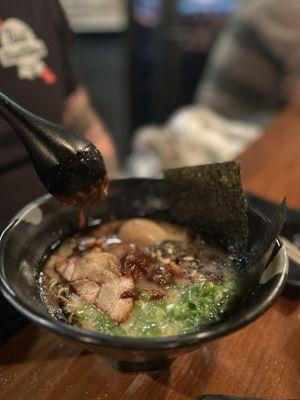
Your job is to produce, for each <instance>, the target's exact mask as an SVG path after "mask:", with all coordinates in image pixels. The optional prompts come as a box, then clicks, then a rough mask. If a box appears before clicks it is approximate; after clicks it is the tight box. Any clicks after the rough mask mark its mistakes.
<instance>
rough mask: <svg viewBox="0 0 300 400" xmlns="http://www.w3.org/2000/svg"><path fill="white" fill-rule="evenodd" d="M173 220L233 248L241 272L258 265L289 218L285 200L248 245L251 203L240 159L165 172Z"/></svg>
mask: <svg viewBox="0 0 300 400" xmlns="http://www.w3.org/2000/svg"><path fill="white" fill-rule="evenodd" d="M165 180H166V184H167V196H168V202H169V205H170V210H171V211H170V212H171V216H172V217H173V218H174V220H176V221H178V222H180V223H183V224H185V225H188V226H190V227H191V228H193V229H195V230H197V231H199V232H202V233H204V234H205V235H206V236H207V235H208V236H209V237H211V238H213V239H214V240H217V241H219V242H220V243H221V244H222V245H224V246H226V247H230V248H231V249H232V250H233V252H234V253H235V254H236V261H237V264H238V269H239V270H240V271H243V270H244V271H245V270H247V269H248V268H249V267H250V266H251V265H254V264H256V263H257V262H258V261H259V260H260V259H261V258H262V257H263V256H264V254H266V253H267V251H268V250H269V249H270V248H271V246H272V244H274V242H275V240H276V238H277V237H278V236H279V234H280V231H281V229H282V226H283V223H284V221H285V218H286V203H285V199H284V200H283V202H282V203H281V204H280V205H279V207H278V210H277V212H276V213H275V215H274V217H273V219H272V220H271V221H270V224H269V225H268V227H267V228H266V229H264V230H260V231H259V232H258V233H257V235H256V237H255V240H254V241H252V243H251V244H248V236H249V223H248V216H247V209H248V204H247V201H246V198H245V194H244V190H243V188H242V184H241V174H240V162H238V161H231V162H226V163H219V164H209V165H201V166H195V167H184V168H176V169H170V170H167V171H165Z"/></svg>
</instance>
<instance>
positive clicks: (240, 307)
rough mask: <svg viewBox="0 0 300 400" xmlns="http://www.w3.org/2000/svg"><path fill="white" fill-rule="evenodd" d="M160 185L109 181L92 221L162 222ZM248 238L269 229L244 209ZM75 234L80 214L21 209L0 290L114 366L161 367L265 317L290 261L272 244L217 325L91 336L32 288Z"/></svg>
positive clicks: (2, 249)
mask: <svg viewBox="0 0 300 400" xmlns="http://www.w3.org/2000/svg"><path fill="white" fill-rule="evenodd" d="M165 190H166V188H165V183H164V181H163V180H156V179H124V180H116V181H112V182H111V186H110V191H109V195H108V197H107V198H106V199H105V200H104V201H103V202H101V204H99V205H98V206H97V207H96V208H95V209H94V210H93V211H92V216H91V218H90V224H91V225H94V224H97V223H99V222H100V221H105V220H108V219H109V220H111V219H123V218H133V217H151V218H163V217H164V216H165V215H166V214H167V213H168V204H167V202H166V195H165ZM248 217H249V230H250V235H249V241H250V243H251V242H255V239H256V238H257V237H258V236H259V234H260V233H261V232H263V231H264V230H266V229H267V227H268V225H269V223H270V222H269V220H268V219H267V218H266V217H264V216H263V215H262V214H260V213H258V212H257V211H255V210H253V209H251V208H249V210H248ZM77 229H78V212H77V210H76V209H74V208H73V207H71V206H61V205H60V204H59V203H57V201H56V200H55V199H54V198H53V197H51V196H48V195H46V196H43V197H41V198H39V199H37V200H35V201H33V202H31V203H30V204H28V205H27V206H26V207H24V208H23V209H22V210H21V211H20V212H19V213H18V214H17V215H16V216H15V217H14V218H13V219H12V221H11V222H10V224H9V226H8V227H7V228H6V229H5V231H4V232H3V234H2V236H1V240H0V288H1V291H2V293H3V295H4V296H5V297H6V299H7V300H8V301H9V302H10V303H11V304H12V305H13V306H14V307H15V308H16V309H17V310H18V311H19V312H20V313H21V314H23V315H24V316H25V317H27V318H28V319H29V320H30V321H32V322H34V323H36V324H37V325H40V326H42V327H43V328H46V329H48V330H50V331H52V332H54V333H55V334H57V335H59V336H61V337H63V338H64V339H66V340H69V341H71V342H73V343H76V344H77V345H78V346H81V347H83V348H85V349H88V350H90V351H92V352H96V353H98V354H100V355H101V356H103V357H105V358H107V359H108V360H111V361H112V362H113V363H115V364H116V365H117V366H118V367H119V368H120V369H126V370H128V369H129V370H151V369H156V368H161V367H163V366H165V365H167V364H168V363H169V362H170V361H172V360H173V359H174V358H176V357H177V356H179V355H182V354H185V353H188V352H191V351H193V350H195V349H196V348H198V347H199V346H200V345H201V344H202V343H204V342H207V341H210V340H214V339H218V338H221V337H223V336H225V335H228V334H230V333H232V332H234V331H237V330H239V329H241V328H242V327H244V326H246V325H247V324H249V323H251V322H252V321H254V320H255V319H257V318H258V317H259V316H260V315H262V314H263V313H265V312H266V311H267V310H268V308H270V307H271V305H272V304H273V303H274V301H275V300H276V298H277V297H278V296H279V294H280V292H281V290H282V289H283V286H284V283H285V280H286V276H287V272H288V258H287V255H286V251H285V248H284V246H283V244H282V242H281V241H280V239H279V238H278V239H276V240H275V242H274V243H273V246H272V248H273V250H272V251H269V252H268V253H266V254H265V255H264V256H263V257H262V258H261V259H260V260H259V261H258V262H257V263H256V264H255V265H253V266H252V267H251V268H250V269H249V271H248V273H246V274H244V276H243V278H242V279H241V281H240V285H241V288H242V290H241V292H243V293H244V295H243V296H242V298H241V300H240V301H238V302H236V303H237V304H236V305H235V306H233V307H232V308H231V309H230V311H229V312H228V313H227V314H226V315H225V316H224V318H223V319H222V320H221V321H218V322H215V323H211V324H209V325H207V326H205V327H203V326H202V327H199V328H196V329H195V331H193V332H192V333H188V334H182V335H176V336H168V337H155V338H135V337H124V336H114V335H109V334H104V333H95V332H91V331H87V330H84V329H81V328H79V327H76V326H73V325H69V324H66V323H64V322H62V321H59V320H57V319H55V318H54V317H53V316H52V315H51V314H50V313H49V312H48V309H47V306H46V305H45V304H44V302H43V301H42V297H41V296H40V289H39V284H38V275H39V271H40V268H41V266H42V264H43V262H44V260H45V254H49V249H51V248H54V247H56V246H57V243H58V242H59V241H60V240H62V239H63V238H65V237H66V236H67V235H69V234H72V233H74V232H75V231H76V230H77Z"/></svg>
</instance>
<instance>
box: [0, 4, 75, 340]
mask: <svg viewBox="0 0 300 400" xmlns="http://www.w3.org/2000/svg"><path fill="white" fill-rule="evenodd" d="M71 39H72V34H71V32H70V30H69V27H68V24H67V22H66V19H65V17H64V14H63V12H62V10H61V8H60V6H59V4H58V2H57V1H56V0H0V90H1V91H3V92H4V93H6V94H7V95H8V96H10V97H11V98H12V99H14V100H15V101H17V102H18V103H20V104H21V105H23V106H24V107H26V108H28V109H29V110H30V111H32V112H34V113H36V114H38V115H40V116H42V117H45V118H47V119H49V120H51V121H54V122H60V121H61V117H62V111H63V102H64V100H65V98H66V97H67V96H68V95H70V94H71V93H72V92H73V91H74V90H75V89H76V86H77V82H76V79H75V77H74V74H73V70H72V67H71V62H70V41H71ZM43 191H45V189H44V188H43V186H42V184H41V183H40V181H39V179H38V177H37V175H36V173H35V171H34V169H33V167H32V165H31V163H30V161H29V159H28V156H27V154H26V152H25V149H24V147H23V144H22V143H21V141H20V139H19V138H18V137H17V135H16V133H15V132H14V131H13V130H12V129H11V128H10V126H9V125H8V124H7V123H6V122H5V121H4V120H3V119H2V118H1V117H0V231H1V230H2V229H3V228H4V226H5V225H6V224H7V223H8V221H9V219H10V218H11V217H12V215H13V214H15V212H16V211H17V210H18V209H20V208H21V207H23V206H25V205H26V203H28V202H29V201H31V200H33V199H34V198H35V197H37V196H39V195H40V194H42V193H43ZM22 323H23V320H22V319H21V318H20V317H18V314H17V313H16V312H15V311H14V310H13V309H12V307H9V306H8V304H7V303H6V302H5V301H4V299H3V297H2V296H1V295H0V343H1V341H3V340H5V339H7V338H8V337H9V336H10V335H12V334H13V332H15V331H16V329H17V328H18V326H19V325H20V324H22Z"/></svg>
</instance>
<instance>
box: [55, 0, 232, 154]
mask: <svg viewBox="0 0 300 400" xmlns="http://www.w3.org/2000/svg"><path fill="white" fill-rule="evenodd" d="M61 3H62V6H63V7H64V10H65V12H66V14H67V16H68V20H69V22H70V24H71V27H72V29H73V31H74V32H75V40H74V48H73V58H74V62H75V66H76V69H77V73H78V76H79V77H80V79H81V81H82V82H84V84H85V85H86V86H87V88H88V90H89V92H90V95H91V98H92V101H93V104H94V106H95V108H96V109H97V111H98V112H99V114H100V115H101V116H102V118H103V119H104V120H105V122H106V124H107V126H108V129H109V131H110V132H111V133H112V135H113V136H114V138H115V141H116V144H117V148H118V154H119V157H120V159H121V161H123V160H124V158H125V157H126V155H127V154H128V153H129V151H130V142H131V138H132V133H133V132H134V131H135V129H136V128H138V127H140V126H142V125H145V124H150V123H163V122H165V121H166V119H167V118H168V117H169V116H170V115H171V113H172V112H173V111H174V110H176V109H177V108H178V107H179V106H183V105H185V104H189V103H191V102H192V100H193V97H194V93H195V90H196V88H197V83H198V81H199V79H200V78H201V75H202V73H203V70H204V66H205V63H206V61H207V59H208V56H209V53H210V50H211V49H212V47H213V44H214V42H215V41H216V39H217V37H218V35H219V33H220V32H221V30H222V28H223V27H224V25H225V24H226V21H227V20H228V18H229V17H230V15H231V13H232V12H233V11H234V9H235V7H236V5H237V0H167V1H163V0H132V1H126V0H61ZM175 83H176V84H175Z"/></svg>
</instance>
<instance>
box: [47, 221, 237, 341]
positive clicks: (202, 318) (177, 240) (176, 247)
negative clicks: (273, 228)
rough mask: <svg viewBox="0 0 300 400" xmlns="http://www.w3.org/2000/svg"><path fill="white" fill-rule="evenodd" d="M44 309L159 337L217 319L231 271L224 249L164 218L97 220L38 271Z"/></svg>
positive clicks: (75, 321) (231, 284)
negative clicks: (99, 223)
mask: <svg viewBox="0 0 300 400" xmlns="http://www.w3.org/2000/svg"><path fill="white" fill-rule="evenodd" d="M40 283H41V293H42V296H43V299H44V301H45V302H46V304H47V306H48V308H49V310H50V312H51V313H52V314H53V315H54V316H56V317H57V318H59V319H62V320H64V321H65V322H67V323H69V324H72V325H76V326H79V327H81V328H84V329H88V330H90V331H94V332H103V333H108V334H114V335H124V336H133V337H159V336H169V335H176V334H182V333H188V332H192V331H194V330H195V329H196V328H197V327H199V326H201V325H206V324H209V323H211V322H215V321H218V320H220V319H221V318H222V315H223V313H224V312H225V311H226V310H227V309H228V307H229V306H230V305H231V303H232V301H233V298H234V295H235V291H236V276H235V274H234V272H233V269H232V266H231V255H230V253H229V252H228V251H226V250H224V249H222V248H220V247H218V246H216V245H212V244H208V243H206V242H205V241H204V240H203V239H202V238H201V237H200V235H199V234H196V233H195V232H192V231H190V230H189V229H186V228H183V227H180V226H177V225H173V224H170V223H167V222H163V221H153V220H147V219H129V220H122V221H113V222H108V223H103V224H101V225H100V226H98V227H96V228H93V229H91V230H90V231H89V232H88V233H87V234H80V233H77V234H75V235H74V236H72V237H69V238H67V239H66V240H65V241H64V242H63V243H62V244H61V245H60V246H59V248H57V249H56V250H55V251H54V252H53V253H52V254H51V255H50V257H49V258H48V260H47V262H46V264H45V266H44V268H43V270H42V272H41V275H40Z"/></svg>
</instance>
